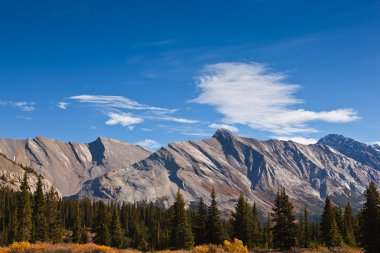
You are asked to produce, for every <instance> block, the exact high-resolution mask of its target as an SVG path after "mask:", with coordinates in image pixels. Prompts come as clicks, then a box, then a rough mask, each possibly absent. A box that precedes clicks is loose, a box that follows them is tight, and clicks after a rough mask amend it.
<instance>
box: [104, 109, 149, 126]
mask: <svg viewBox="0 0 380 253" xmlns="http://www.w3.org/2000/svg"><path fill="white" fill-rule="evenodd" d="M107 116H108V117H109V119H108V120H107V121H106V124H107V125H117V124H120V125H122V126H124V127H128V128H130V129H133V127H134V125H136V124H139V123H142V122H143V121H144V120H143V119H141V118H138V117H134V116H132V115H131V114H127V113H115V112H110V113H108V114H107Z"/></svg>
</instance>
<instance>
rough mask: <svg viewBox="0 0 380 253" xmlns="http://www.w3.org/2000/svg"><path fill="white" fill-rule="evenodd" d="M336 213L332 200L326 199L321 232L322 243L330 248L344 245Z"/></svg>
mask: <svg viewBox="0 0 380 253" xmlns="http://www.w3.org/2000/svg"><path fill="white" fill-rule="evenodd" d="M335 213H336V212H335V211H334V207H333V205H332V203H331V201H330V198H329V197H326V200H325V207H324V210H323V214H322V221H321V232H322V241H323V243H324V244H325V245H326V246H328V247H333V246H340V245H341V244H342V236H341V234H340V231H339V228H338V225H337V222H336V218H335Z"/></svg>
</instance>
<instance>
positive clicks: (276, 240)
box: [272, 188, 296, 249]
mask: <svg viewBox="0 0 380 253" xmlns="http://www.w3.org/2000/svg"><path fill="white" fill-rule="evenodd" d="M272 210H273V213H272V217H273V223H274V225H273V229H272V231H273V242H272V243H273V246H274V247H275V248H279V249H290V248H291V247H294V246H295V244H296V224H295V217H294V214H293V205H292V204H291V203H290V201H289V197H288V195H287V194H286V193H285V189H284V188H281V189H280V190H278V192H277V196H276V200H275V205H274V207H273V209H272Z"/></svg>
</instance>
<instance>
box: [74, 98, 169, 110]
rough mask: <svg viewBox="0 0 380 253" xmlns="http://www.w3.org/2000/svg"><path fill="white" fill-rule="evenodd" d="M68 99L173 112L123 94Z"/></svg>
mask: <svg viewBox="0 0 380 253" xmlns="http://www.w3.org/2000/svg"><path fill="white" fill-rule="evenodd" d="M70 99H73V100H77V101H79V102H80V103H88V104H94V105H98V106H106V107H111V108H119V109H128V110H150V111H162V112H167V113H170V112H175V111H176V110H175V109H166V108H161V107H154V106H148V105H144V104H140V103H138V102H136V101H134V100H131V99H129V98H126V97H123V96H102V95H79V96H72V97H70Z"/></svg>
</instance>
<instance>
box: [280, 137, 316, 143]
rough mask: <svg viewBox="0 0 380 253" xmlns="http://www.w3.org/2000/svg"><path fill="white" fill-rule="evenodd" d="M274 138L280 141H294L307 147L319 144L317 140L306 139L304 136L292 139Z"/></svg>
mask: <svg viewBox="0 0 380 253" xmlns="http://www.w3.org/2000/svg"><path fill="white" fill-rule="evenodd" d="M274 138H275V139H277V140H280V141H294V142H298V143H301V144H305V145H309V144H315V143H317V142H318V140H317V139H313V138H305V137H302V136H292V137H288V136H276V137H274Z"/></svg>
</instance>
